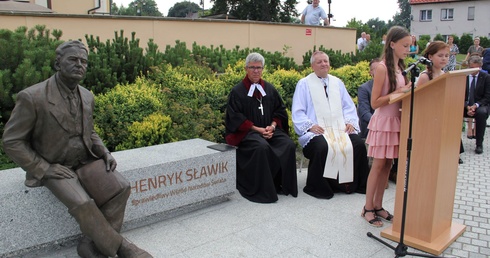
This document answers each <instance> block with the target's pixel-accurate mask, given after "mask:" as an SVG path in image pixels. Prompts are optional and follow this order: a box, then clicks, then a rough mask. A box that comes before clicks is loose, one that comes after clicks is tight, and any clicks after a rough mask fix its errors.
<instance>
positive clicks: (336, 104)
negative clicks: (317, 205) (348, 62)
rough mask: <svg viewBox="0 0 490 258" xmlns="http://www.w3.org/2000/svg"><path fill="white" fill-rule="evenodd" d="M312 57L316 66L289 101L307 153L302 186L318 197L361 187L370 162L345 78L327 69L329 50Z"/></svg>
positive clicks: (363, 186) (300, 140)
mask: <svg viewBox="0 0 490 258" xmlns="http://www.w3.org/2000/svg"><path fill="white" fill-rule="evenodd" d="M310 62H311V67H312V69H313V71H314V72H313V73H311V74H310V75H308V76H307V77H305V78H303V79H301V80H300V81H299V82H298V84H297V85H296V90H295V92H294V96H293V106H292V117H293V125H294V130H295V131H296V133H297V134H298V135H299V138H298V141H299V143H300V145H301V146H302V147H303V154H304V156H305V157H306V158H307V159H309V164H308V175H307V179H306V186H305V187H304V189H303V191H304V192H305V193H307V194H309V195H311V196H314V197H316V198H322V199H330V198H332V197H333V195H334V193H335V192H345V193H352V192H358V193H365V192H366V182H367V176H368V173H369V167H368V160H367V153H366V147H365V146H364V141H363V140H362V139H361V137H359V135H358V134H357V133H358V132H359V119H358V117H357V111H356V107H355V105H354V102H353V101H352V99H351V97H350V96H349V93H348V92H347V89H346V88H345V85H344V83H343V82H342V81H341V80H340V79H339V78H337V77H335V76H332V75H329V74H328V72H329V71H330V61H329V58H328V56H327V54H325V53H324V52H321V51H317V52H315V53H313V55H312V56H311V60H310Z"/></svg>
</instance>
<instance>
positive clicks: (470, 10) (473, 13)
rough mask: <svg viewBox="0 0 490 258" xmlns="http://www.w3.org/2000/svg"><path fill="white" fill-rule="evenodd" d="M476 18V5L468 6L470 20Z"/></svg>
mask: <svg viewBox="0 0 490 258" xmlns="http://www.w3.org/2000/svg"><path fill="white" fill-rule="evenodd" d="M474 19H475V7H474V6H470V7H468V21H473V20H474Z"/></svg>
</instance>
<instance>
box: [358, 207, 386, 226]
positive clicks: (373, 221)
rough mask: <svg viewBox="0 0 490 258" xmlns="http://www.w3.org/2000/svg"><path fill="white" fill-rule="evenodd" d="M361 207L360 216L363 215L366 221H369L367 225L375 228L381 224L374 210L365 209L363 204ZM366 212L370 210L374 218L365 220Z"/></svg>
mask: <svg viewBox="0 0 490 258" xmlns="http://www.w3.org/2000/svg"><path fill="white" fill-rule="evenodd" d="M362 209H363V212H362V213H361V217H363V218H364V219H365V220H366V221H367V222H369V225H371V226H373V227H376V228H379V227H382V226H383V222H382V221H381V220H380V219H379V218H378V216H376V212H375V210H366V207H365V206H364V207H363V208H362ZM366 212H372V213H373V215H374V219H372V220H367V219H366Z"/></svg>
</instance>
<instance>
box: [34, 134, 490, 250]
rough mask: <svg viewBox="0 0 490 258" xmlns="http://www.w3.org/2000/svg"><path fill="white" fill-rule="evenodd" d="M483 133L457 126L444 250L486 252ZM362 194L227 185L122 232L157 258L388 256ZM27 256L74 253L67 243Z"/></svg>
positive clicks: (488, 150) (489, 153) (390, 195)
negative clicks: (256, 193)
mask: <svg viewBox="0 0 490 258" xmlns="http://www.w3.org/2000/svg"><path fill="white" fill-rule="evenodd" d="M487 131H489V130H487ZM489 134H490V133H489V132H487V134H486V137H485V138H486V139H485V145H484V153H483V154H481V155H477V154H475V153H474V148H475V146H474V140H468V139H467V138H466V135H465V134H462V139H463V144H464V147H465V149H466V152H465V153H463V154H462V155H461V158H462V159H463V160H464V164H462V165H460V167H459V175H458V183H457V191H456V195H457V196H456V199H455V205H454V219H455V221H456V222H458V223H462V224H465V225H466V226H467V228H466V232H465V233H464V234H463V235H462V236H461V237H459V238H458V239H457V241H456V242H454V243H453V244H452V245H451V246H450V247H449V248H448V249H446V250H445V252H444V253H443V254H442V256H444V257H471V258H476V257H490V244H489V243H490V236H489V235H490V223H489V219H490V171H489V170H490V169H489V168H490V147H489V146H490V144H489V142H490V139H489ZM305 179H306V170H303V171H302V172H298V184H299V189H302V188H303V187H304V184H305ZM364 198H365V197H364V195H361V194H352V195H345V194H337V195H336V196H334V198H332V199H331V200H319V199H315V198H313V197H310V196H308V195H306V194H304V193H303V192H302V191H301V192H300V194H299V196H298V198H292V197H290V196H280V197H279V201H278V202H277V203H274V204H256V203H252V202H249V201H247V200H245V199H243V198H242V197H241V196H240V195H239V194H238V193H235V195H233V196H232V197H231V198H230V200H229V201H227V202H224V203H221V204H218V205H215V206H211V207H208V208H205V209H202V210H198V211H195V212H192V213H188V214H185V215H182V216H178V217H175V218H172V219H168V220H165V221H162V222H159V223H156V224H153V225H150V226H146V227H142V228H138V229H135V230H131V231H128V232H124V233H123V235H124V236H125V237H127V238H128V239H129V240H131V241H133V242H134V243H136V244H137V245H138V246H140V247H142V248H144V249H146V250H148V251H149V252H150V253H151V254H153V255H154V257H158V258H161V257H172V258H184V257H199V258H204V257H254V258H256V257H281V258H283V257H291V258H293V257H294V258H296V257H302V258H303V257H304V258H308V257H394V256H395V255H394V251H393V250H391V249H389V248H388V247H386V246H384V245H382V244H380V243H379V242H377V241H375V240H374V239H371V238H368V237H367V236H366V233H367V232H372V233H373V234H375V235H377V236H379V233H380V232H381V230H382V229H378V228H373V227H371V226H369V225H368V223H366V222H365V221H364V219H362V218H361V216H360V213H361V208H362V206H363V204H364ZM394 199H395V185H394V184H393V183H391V182H390V187H389V189H387V191H386V194H385V208H387V209H388V210H390V211H392V210H393V206H394ZM388 242H390V241H388ZM390 243H392V244H393V245H394V246H396V243H393V242H390ZM408 251H409V252H418V253H420V252H419V251H417V250H415V249H413V248H409V250H408ZM34 256H35V257H49V258H60V257H78V256H77V255H76V248H75V247H69V248H66V249H63V250H58V251H54V252H50V253H48V254H36V255H34ZM407 257H408V256H407Z"/></svg>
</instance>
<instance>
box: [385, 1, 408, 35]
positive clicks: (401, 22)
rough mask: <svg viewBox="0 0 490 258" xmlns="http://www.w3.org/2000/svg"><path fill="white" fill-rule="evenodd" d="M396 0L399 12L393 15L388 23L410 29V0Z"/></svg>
mask: <svg viewBox="0 0 490 258" xmlns="http://www.w3.org/2000/svg"><path fill="white" fill-rule="evenodd" d="M397 1H398V7H399V8H400V12H397V13H396V14H395V16H393V22H392V23H390V24H389V25H390V27H391V26H395V25H398V26H402V27H405V28H407V29H410V22H411V19H410V17H411V7H410V1H409V0H397Z"/></svg>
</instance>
